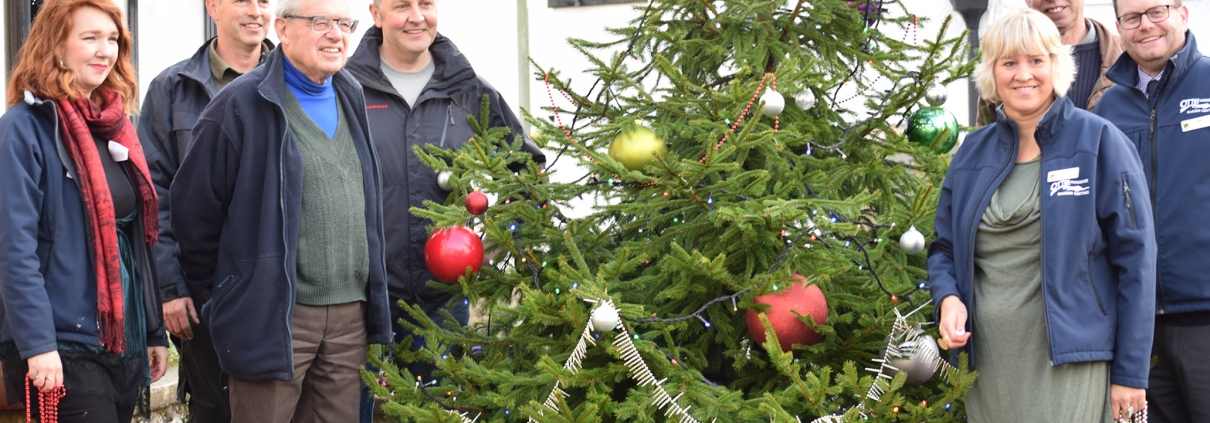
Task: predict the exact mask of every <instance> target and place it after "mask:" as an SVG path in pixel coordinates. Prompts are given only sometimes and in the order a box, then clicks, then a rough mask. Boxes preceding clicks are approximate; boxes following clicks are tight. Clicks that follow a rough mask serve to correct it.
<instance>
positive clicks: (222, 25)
mask: <svg viewBox="0 0 1210 423" xmlns="http://www.w3.org/2000/svg"><path fill="white" fill-rule="evenodd" d="M206 12H207V13H209V14H210V18H211V19H213V20H214V23H215V27H216V29H217V30H218V31H217V32H218V34H217V36H216V37H215V38H212V39H210V40H208V41H206V42H205V43H203V44H202V47H201V48H199V49H198V50H197V52H196V53H194V54H193V56H192V57H190V58H188V59H185V60H182V61H180V62H178V63H177V64H175V65H172V66H171V67H169V68H168V69H165V70H164V71H163V72H160V74H159V75H158V76H156V78H155V79H154V80H152V82H151V86H150V87H149V88H148V90H147V96H146V97H145V98H144V100H143V110H142V119H140V120H139V125H138V134H139V141H140V142H141V143H142V144H143V148H144V149H146V151H147V164H148V167H149V168H150V171H151V175H152V178H153V180H154V182H155V185H156V191H157V192H158V194H159V196H160V239H159V242H158V243H157V244H156V246H155V256H156V269H157V273H158V274H159V281H160V295H161V298H163V301H164V304H163V306H164V322H165V325H166V327H167V329H168V332H169V333H171V334H172V342H173V343H174V344H176V347H177V350H179V351H180V354H181V362H180V382H179V383H178V385H177V398H178V399H179V400H180V401H181V402H186V398H188V404H189V421H190V422H194V423H227V422H230V421H231V408H230V405H229V400H228V396H227V375H226V374H225V373H223V372H222V369H221V368H219V363H218V357H217V356H216V355H215V352H214V345H213V344H212V343H211V341H210V333H209V330H208V329H207V328H206V325H205V323H202V322H201V321H200V320H199V319H198V317H197V310H198V309H200V308H201V307H202V304H203V303H205V301H206V300H207V298H203V297H201V296H200V295H198V294H199V293H191V292H190V291H189V287H188V286H187V285H186V284H185V280H184V278H183V277H182V275H181V265H180V263H179V262H178V261H177V259H176V246H177V243H176V237H175V236H174V235H173V232H172V221H171V219H170V217H169V213H168V203H169V193H168V188H169V186H170V185H172V180H173V177H175V176H176V171H177V167H178V166H179V164H180V160H181V157H182V156H184V155H185V150H186V148H188V146H189V141H190V140H191V138H192V137H191V135H192V131H193V124H194V123H196V122H197V118H198V115H200V114H201V113H202V109H205V108H206V105H207V104H210V99H211V98H213V97H214V96H215V95H216V94H217V93H218V91H219V90H221V89H223V87H225V86H227V83H229V82H231V81H233V80H235V78H236V77H238V76H240V75H242V74H244V73H245V72H248V71H250V70H252V69H253V68H255V67H256V66H257V65H258V64H259V63H260V62H262V61H263V60H264V57H265V56H266V55H267V54H268V53H269V51H270V50H273V43H272V42H270V41H269V40H267V39H266V38H265V37H266V36H267V35H268V27H269V23H270V22H271V21H272V14H271V11H270V10H269V1H268V0H255V1H249V0H206Z"/></svg>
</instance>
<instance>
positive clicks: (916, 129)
mask: <svg viewBox="0 0 1210 423" xmlns="http://www.w3.org/2000/svg"><path fill="white" fill-rule="evenodd" d="M947 131H948V132H947ZM907 137H908V141H911V142H914V143H916V144H920V145H923V146H925V147H930V149H931V150H933V151H935V152H937V153H942V154H944V153H948V152H949V151H950V150H952V149H953V148H954V144H957V143H958V118H956V117H954V114H953V113H950V112H949V111H948V110H945V109H942V108H940V107H925V108H923V109H920V110H917V111H916V113H912V117H911V118H909V119H908V127H907Z"/></svg>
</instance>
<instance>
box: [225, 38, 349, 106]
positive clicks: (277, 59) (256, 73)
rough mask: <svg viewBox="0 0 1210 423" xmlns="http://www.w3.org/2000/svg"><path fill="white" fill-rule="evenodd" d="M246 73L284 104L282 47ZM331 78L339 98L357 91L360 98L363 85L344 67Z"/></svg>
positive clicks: (283, 57) (261, 91) (259, 88)
mask: <svg viewBox="0 0 1210 423" xmlns="http://www.w3.org/2000/svg"><path fill="white" fill-rule="evenodd" d="M346 67H347V64H346ZM245 75H246V76H253V77H254V78H255V79H256V80H257V81H258V82H257V83H256V84H257V85H256V89H257V91H260V93H261V94H262V95H264V96H265V98H267V99H268V100H270V101H272V102H274V103H277V104H278V105H279V106H280V105H281V104H282V94H283V93H285V92H286V89H287V88H286V54H285V53H283V52H282V49H280V48H279V49H273V51H271V52H269V56H268V57H266V58H265V61H264V63H261V65H260V66H257V67H256V69H253V70H252V71H251V72H248V73H247V74H245ZM241 78H242V77H241ZM330 78H332V88H333V89H335V90H336V96H337V98H338V99H339V98H341V97H342V96H345V95H349V94H350V93H356V95H357V98H360V96H361V85H359V84H358V83H357V80H355V79H353V76H352V75H350V74H349V73H348V72H346V71H345V70H344V69H341V70H339V71H337V72H336V73H335V74H333V75H332V76H331V77H330Z"/></svg>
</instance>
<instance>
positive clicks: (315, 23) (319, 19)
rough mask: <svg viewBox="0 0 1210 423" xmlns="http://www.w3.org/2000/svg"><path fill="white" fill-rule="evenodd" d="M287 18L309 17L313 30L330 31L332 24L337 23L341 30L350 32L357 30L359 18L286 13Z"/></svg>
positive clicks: (346, 32)
mask: <svg viewBox="0 0 1210 423" xmlns="http://www.w3.org/2000/svg"><path fill="white" fill-rule="evenodd" d="M285 18H286V19H309V20H310V21H311V30H312V31H315V32H328V31H331V30H332V24H333V23H335V24H336V26H337V27H340V32H343V33H345V34H350V33H352V32H353V31H356V30H357V19H353V18H339V19H337V18H329V17H327V16H323V15H317V16H299V15H286V16H285Z"/></svg>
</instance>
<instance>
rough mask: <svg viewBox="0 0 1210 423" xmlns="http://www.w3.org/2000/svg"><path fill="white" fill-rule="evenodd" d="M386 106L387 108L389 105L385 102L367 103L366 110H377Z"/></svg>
mask: <svg viewBox="0 0 1210 423" xmlns="http://www.w3.org/2000/svg"><path fill="white" fill-rule="evenodd" d="M385 108H387V105H385V104H367V105H366V110H376V109H385Z"/></svg>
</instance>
